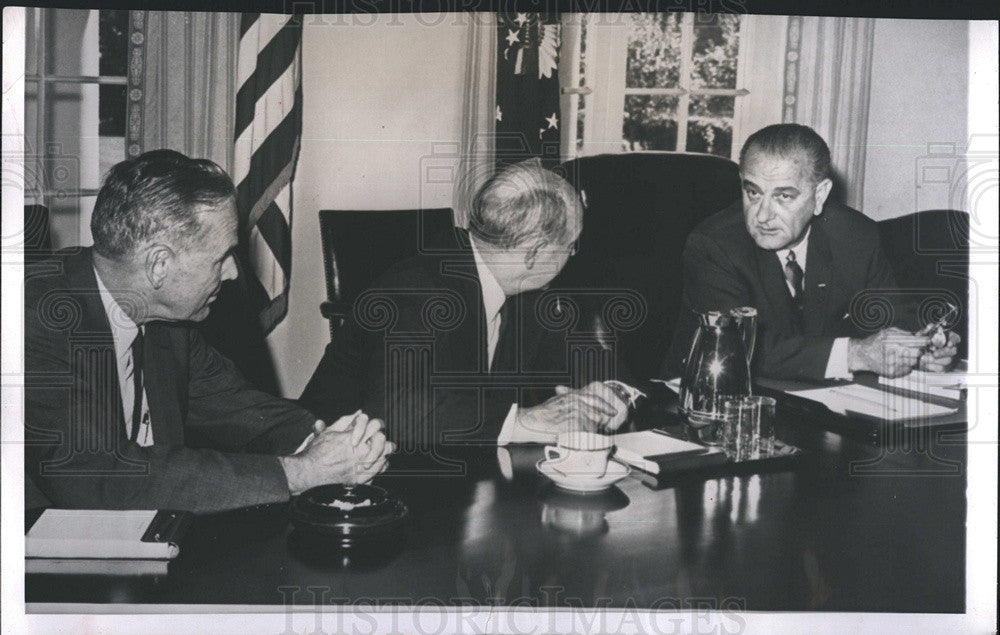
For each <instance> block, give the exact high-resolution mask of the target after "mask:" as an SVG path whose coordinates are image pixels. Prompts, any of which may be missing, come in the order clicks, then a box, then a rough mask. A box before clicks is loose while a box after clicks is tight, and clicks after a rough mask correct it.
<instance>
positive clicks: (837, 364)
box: [774, 228, 854, 379]
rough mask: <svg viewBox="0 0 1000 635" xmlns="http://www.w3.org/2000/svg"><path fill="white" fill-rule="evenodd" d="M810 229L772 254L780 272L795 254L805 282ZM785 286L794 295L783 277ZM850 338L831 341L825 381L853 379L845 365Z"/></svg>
mask: <svg viewBox="0 0 1000 635" xmlns="http://www.w3.org/2000/svg"><path fill="white" fill-rule="evenodd" d="M811 231H812V228H808V229H806V235H805V237H804V238H803V239H802V241H801V242H800V243H799V244H798V245H796V246H795V247H792V248H790V249H789V248H785V249H778V250H777V251H775V252H774V253H775V254H776V255H777V257H778V264H780V265H781V270H782V271H784V270H785V263H786V262H787V261H788V253H789V252H795V262H797V263H798V264H799V267H801V268H802V279H803V281H804V280H805V273H806V255H807V254H808V253H809V233H810V232H811ZM785 285H786V286H787V287H788V292H789V293H792V294H794V293H795V290H794V289H793V288H792V283H791V282H789V280H788V278H787V277H785ZM849 339H850V338H847V337H838V338H837V339H835V340H833V346H832V347H831V348H830V357H829V358H828V359H827V361H826V378H827V379H853V378H854V374H853V373H852V372H851V371H850V369H849V366H848V364H847V342H848V340H849Z"/></svg>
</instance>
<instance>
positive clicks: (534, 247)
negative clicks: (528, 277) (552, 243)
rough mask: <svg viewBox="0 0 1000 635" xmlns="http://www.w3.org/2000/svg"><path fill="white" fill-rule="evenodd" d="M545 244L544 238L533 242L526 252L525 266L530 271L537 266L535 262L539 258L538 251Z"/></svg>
mask: <svg viewBox="0 0 1000 635" xmlns="http://www.w3.org/2000/svg"><path fill="white" fill-rule="evenodd" d="M544 246H545V241H544V240H536V241H535V242H533V243H531V246H530V247H528V250H527V251H526V252H525V253H524V267H525V268H526V269H528V270H529V271H530V270H531V269H534V268H535V262H536V261H537V260H538V252H539V251H541V249H542V247H544Z"/></svg>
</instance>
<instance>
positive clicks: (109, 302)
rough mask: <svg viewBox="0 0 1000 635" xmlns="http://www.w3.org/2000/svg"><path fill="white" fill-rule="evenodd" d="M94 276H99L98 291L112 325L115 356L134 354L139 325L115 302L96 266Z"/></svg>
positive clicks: (120, 357)
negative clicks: (133, 347)
mask: <svg viewBox="0 0 1000 635" xmlns="http://www.w3.org/2000/svg"><path fill="white" fill-rule="evenodd" d="M94 277H95V278H97V291H98V293H99V294H100V296H101V303H102V304H103V305H104V313H105V315H107V316H108V323H109V324H110V325H111V337H112V338H113V339H114V341H115V356H116V357H117V358H118V359H123V358H124V357H125V356H126V355H131V354H132V341H133V340H135V336H136V335H138V334H139V327H138V326H136V324H135V322H133V321H132V319H131V318H130V317H129V316H128V314H126V313H125V310H124V309H122V307H121V305H119V304H118V303H117V302H115V299H114V298H113V297H112V296H111V292H110V291H108V288H107V287H106V286H104V281H103V280H101V274H100V273H99V272H98V271H97V268H96V267H95V268H94Z"/></svg>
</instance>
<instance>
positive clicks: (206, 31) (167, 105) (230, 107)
mask: <svg viewBox="0 0 1000 635" xmlns="http://www.w3.org/2000/svg"><path fill="white" fill-rule="evenodd" d="M239 17H240V14H239V13H203V12H193V11H132V12H131V20H130V21H131V24H130V51H129V53H130V54H129V102H128V103H129V113H128V125H127V127H126V152H128V155H129V156H130V157H131V156H138V155H139V154H141V153H142V152H146V151H148V150H156V149H158V148H169V149H171V150H177V151H178V152H183V153H184V154H186V155H188V156H192V157H197V158H205V159H211V160H212V161H215V162H216V163H218V164H219V165H220V166H222V167H223V168H224V169H225V170H226V171H227V172H229V173H230V174H232V171H233V125H234V123H233V118H234V112H235V104H236V88H235V85H236V50H237V48H236V47H237V43H238V38H239Z"/></svg>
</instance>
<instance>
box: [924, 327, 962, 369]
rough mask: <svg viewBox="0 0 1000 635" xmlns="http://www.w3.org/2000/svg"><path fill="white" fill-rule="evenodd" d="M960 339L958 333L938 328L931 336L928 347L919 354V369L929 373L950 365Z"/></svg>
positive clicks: (947, 367) (956, 352)
mask: <svg viewBox="0 0 1000 635" xmlns="http://www.w3.org/2000/svg"><path fill="white" fill-rule="evenodd" d="M961 341H962V338H961V337H959V335H958V333H950V332H946V331H944V330H943V329H942V330H938V331H936V332H935V333H934V335H933V336H932V337H931V343H930V348H928V349H927V350H926V351H924V353H923V354H922V355H921V356H920V370H923V371H927V372H929V373H943V372H945V371H946V370H948V369H949V368H950V367H951V364H952V362H953V361H954V360H955V355H957V354H958V343H959V342H961Z"/></svg>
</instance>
